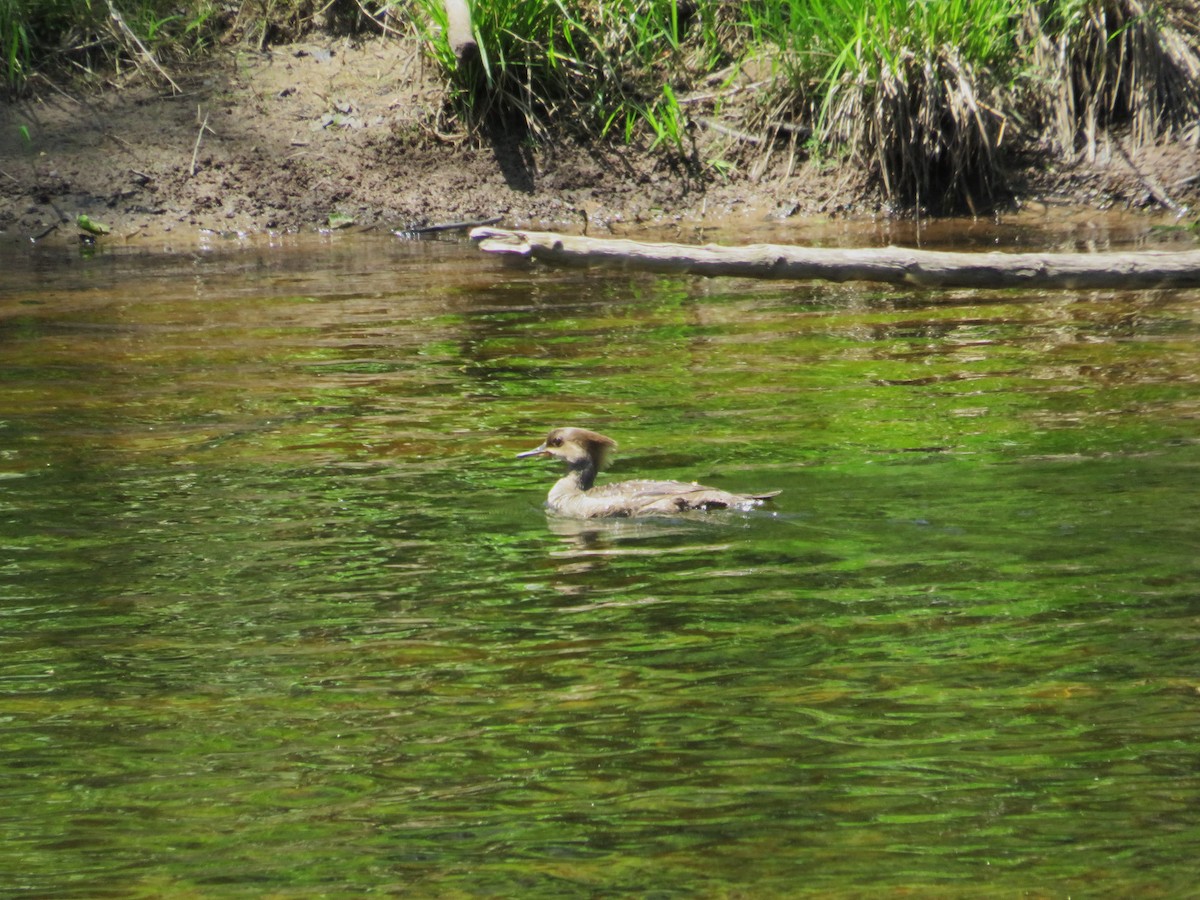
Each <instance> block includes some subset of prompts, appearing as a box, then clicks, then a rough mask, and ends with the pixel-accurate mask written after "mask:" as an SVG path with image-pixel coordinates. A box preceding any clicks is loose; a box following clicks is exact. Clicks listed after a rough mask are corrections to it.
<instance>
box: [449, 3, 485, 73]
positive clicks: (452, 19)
mask: <svg viewBox="0 0 1200 900" xmlns="http://www.w3.org/2000/svg"><path fill="white" fill-rule="evenodd" d="M443 5H444V6H445V7H446V39H447V40H448V41H449V42H450V50H451V51H452V52H453V53H454V58H455V59H457V60H458V62H459V65H462V63H463V62H464V61H465V60H467V59H469V58H471V57H473V56H475V55H476V54H478V53H479V45H478V44H476V43H475V29H474V27H473V26H472V25H471V6H470V4H469V3H468V2H467V0H443Z"/></svg>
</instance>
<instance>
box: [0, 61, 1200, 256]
mask: <svg viewBox="0 0 1200 900" xmlns="http://www.w3.org/2000/svg"><path fill="white" fill-rule="evenodd" d="M173 74H174V75H175V80H176V82H177V83H178V84H179V86H180V87H181V88H182V93H179V94H175V93H173V92H169V90H166V89H164V88H162V87H153V86H150V85H148V84H145V83H144V80H143V81H142V83H140V84H139V83H137V82H136V81H134V82H131V83H130V84H128V85H122V86H117V85H111V86H110V87H109V88H108V89H106V90H103V91H100V92H98V93H93V94H91V95H89V96H82V95H79V94H76V93H73V92H71V91H68V90H64V89H61V88H58V87H54V86H52V85H50V84H48V83H46V82H38V83H37V84H36V86H35V87H36V92H35V95H34V96H33V97H31V98H28V99H24V100H21V101H19V102H16V103H13V104H9V105H6V106H3V107H0V232H2V233H3V234H4V235H7V236H8V237H9V238H17V237H19V238H21V239H26V238H28V237H29V236H43V238H44V239H46V240H57V239H69V240H75V239H77V238H76V233H77V232H76V228H75V226H74V225H73V224H69V223H73V221H74V219H75V216H76V215H77V214H78V213H86V214H88V215H89V216H90V217H91V218H92V219H93V220H98V221H100V222H103V223H105V224H107V225H109V226H111V227H112V229H113V232H114V234H113V237H112V238H111V239H113V240H126V241H136V240H137V239H138V238H139V237H142V236H148V235H157V234H161V233H163V232H174V233H176V234H177V235H178V234H179V233H181V232H185V231H188V232H199V231H200V230H202V229H210V230H214V231H220V232H225V231H239V232H261V231H273V230H294V229H310V228H320V227H327V226H328V225H329V222H330V216H331V215H338V216H342V217H348V218H349V219H352V220H353V222H354V223H355V224H356V225H358V226H368V227H387V228H391V229H395V230H402V229H405V228H409V227H414V226H422V225H428V224H436V223H444V222H454V221H460V220H467V219H480V218H489V217H494V216H496V217H502V218H503V220H504V222H505V223H506V224H509V225H514V226H528V225H536V226H539V227H552V228H560V229H570V230H574V231H577V230H579V229H582V228H583V225H584V220H585V218H586V219H587V220H588V222H589V226H590V228H591V229H593V232H592V233H596V232H598V231H609V230H611V231H627V230H630V229H636V228H639V227H644V226H661V225H662V224H664V223H667V222H671V221H693V222H696V221H701V220H705V221H707V220H716V219H720V220H723V221H726V222H727V221H728V220H729V219H730V218H731V217H738V216H750V217H758V218H762V217H788V216H815V215H820V216H824V217H837V216H848V217H849V216H857V215H874V214H878V213H880V212H881V211H882V209H881V205H880V203H879V200H878V198H877V197H875V196H873V195H872V193H871V192H870V190H869V189H868V186H867V185H866V184H865V182H864V179H863V178H862V176H861V173H858V172H846V171H838V170H837V169H831V168H830V167H828V166H825V167H818V166H816V165H812V164H805V163H801V164H799V165H793V166H791V167H790V171H786V170H785V167H784V163H783V157H784V156H785V155H786V154H784V153H780V154H778V159H777V160H776V164H775V165H774V166H773V167H772V166H768V167H767V169H766V171H764V172H762V173H758V174H757V177H755V174H756V173H754V172H752V169H753V168H754V167H753V166H749V165H744V166H740V167H739V168H738V169H737V171H735V172H734V173H732V174H727V175H726V176H724V177H718V176H717V175H716V174H715V173H711V177H708V178H701V177H697V176H696V175H695V173H689V172H688V171H686V169H685V168H684V167H680V166H678V165H672V164H671V162H670V161H668V160H666V159H664V157H663V156H662V155H661V154H648V153H646V152H645V151H644V150H640V149H638V148H627V147H613V146H601V147H597V146H589V147H584V146H575V145H558V146H553V147H544V146H543V147H536V148H535V147H533V146H531V145H530V144H529V143H528V142H522V141H519V140H515V139H513V138H510V137H505V136H503V135H501V136H497V137H494V138H491V139H484V140H467V139H466V138H465V136H463V135H447V134H443V133H441V132H439V125H438V123H439V122H440V121H442V117H441V116H440V115H439V111H440V110H441V109H442V107H443V94H442V90H441V88H440V86H439V84H438V82H437V80H436V79H435V77H434V75H433V72H432V71H431V70H430V69H429V67H428V66H427V65H424V64H423V63H422V60H421V57H420V54H419V53H418V52H417V47H416V44H415V42H414V41H413V40H406V39H389V40H370V41H367V42H364V43H357V44H354V43H349V42H346V41H343V40H335V39H328V40H323V41H313V42H309V43H305V44H295V45H288V46H281V47H277V48H275V49H273V50H271V51H269V52H266V53H258V52H253V51H248V50H245V49H242V50H238V51H230V52H229V53H228V54H227V55H225V56H223V57H221V58H220V59H218V60H216V61H214V62H212V63H211V64H209V65H208V66H207V67H206V68H205V70H203V71H193V72H190V73H179V72H175V73H173ZM443 127H444V126H443ZM1019 183H1020V184H1021V196H1019V197H1017V198H1015V202H1016V204H1017V205H1021V204H1026V205H1029V204H1032V205H1037V204H1069V205H1073V206H1083V207H1088V208H1093V209H1114V208H1122V209H1146V210H1149V211H1155V212H1159V213H1161V212H1162V211H1163V209H1164V207H1163V203H1162V201H1163V199H1164V198H1167V199H1169V200H1171V201H1173V202H1174V203H1175V204H1179V205H1181V206H1186V207H1188V208H1190V209H1192V210H1195V209H1198V208H1200V148H1198V147H1196V146H1193V145H1184V144H1175V145H1171V146H1167V147H1163V148H1158V149H1156V150H1154V151H1153V152H1149V153H1147V152H1140V153H1139V154H1138V156H1137V161H1136V170H1135V164H1134V163H1133V161H1132V160H1130V159H1128V158H1127V157H1126V156H1125V155H1124V154H1121V153H1112V154H1108V155H1106V156H1105V157H1104V158H1101V159H1099V160H1097V161H1095V162H1094V163H1089V164H1075V165H1072V166H1066V165H1054V164H1052V163H1047V162H1046V161H1042V162H1041V163H1040V164H1027V165H1026V168H1025V169H1024V170H1023V175H1022V178H1021V179H1020V182H1019ZM1191 215H1192V218H1194V216H1195V214H1194V213H1192V214H1191ZM342 221H343V222H344V221H345V220H342ZM56 224H57V225H58V226H59V227H57V228H55V227H54V226H55V225H56Z"/></svg>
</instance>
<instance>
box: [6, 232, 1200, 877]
mask: <svg viewBox="0 0 1200 900" xmlns="http://www.w3.org/2000/svg"><path fill="white" fill-rule="evenodd" d="M1001 237H1002V238H1004V239H1007V238H1006V237H1005V236H1003V235H1001ZM859 238H860V239H861V236H859ZM840 239H841V238H838V237H837V236H835V238H834V240H835V242H836V240H840ZM851 239H854V238H851ZM868 239H869V238H868ZM987 239H988V238H987V237H986V236H985V238H984V240H985V241H986V240H987ZM1022 240H1023V241H1024V243H1025V244H1029V243H1035V244H1036V243H1037V242H1038V241H1039V240H1041V241H1042V242H1043V243H1050V244H1052V245H1054V246H1062V245H1064V243H1066V244H1071V245H1074V244H1075V243H1077V241H1076V240H1075V238H1074V237H1073V236H1071V235H1068V236H1067V237H1062V236H1061V235H1051V236H1048V237H1047V236H1040V237H1039V236H1038V235H1036V234H1035V235H1033V236H1032V237H1031V236H1030V235H1028V234H1024V235H1022ZM0 270H2V271H3V272H4V275H3V276H2V277H0V485H2V487H3V493H2V494H0V642H2V651H0V741H2V747H3V752H2V753H0V894H3V895H5V896H24V895H28V896H38V897H89V898H90V897H159V896H190V897H195V896H203V897H210V896H247V897H252V896H253V897H258V896H264V895H271V896H279V897H301V896H304V897H309V896H316V895H329V896H348V895H357V894H360V893H365V892H375V893H380V894H405V895H412V896H476V895H486V896H544V897H564V896H580V897H583V896H588V897H591V896H619V895H636V896H656V897H671V896H679V897H685V896H686V897H691V896H733V895H738V896H742V895H744V896H756V897H757V896H807V895H812V896H838V897H869V896H879V895H880V894H884V895H887V894H899V893H909V894H915V895H917V896H924V897H939V896H945V897H962V896H997V895H1001V896H1003V895H1008V896H1066V895H1071V896H1140V897H1156V896H1157V897H1179V896H1185V895H1188V894H1190V893H1191V892H1193V891H1194V885H1195V883H1196V881H1197V878H1198V876H1200V864H1198V863H1197V862H1196V850H1195V848H1196V846H1197V845H1198V843H1200V737H1198V736H1197V722H1198V715H1200V662H1198V660H1200V653H1198V652H1197V651H1198V649H1200V647H1198V644H1200V594H1198V590H1197V589H1198V586H1200V573H1198V571H1197V561H1196V560H1197V552H1196V545H1197V542H1196V522H1197V521H1200V498H1198V495H1197V491H1196V489H1195V485H1196V484H1197V475H1198V472H1197V467H1198V463H1200V449H1198V446H1197V439H1198V437H1200V435H1198V432H1197V415H1198V412H1200V380H1198V378H1197V373H1198V372H1200V340H1198V338H1200V292H1197V291H1158V292H1142V293H1138V294H1122V293H1116V292H1090V293H1086V294H1081V293H1069V292H1060V293H1029V292H1011V291H1010V292H1002V293H994V292H993V293H987V292H969V291H936V292H934V291H929V292H918V291H906V290H893V289H882V290H881V289H879V288H876V287H871V286H864V285H841V286H832V285H821V284H817V285H794V284H778V283H754V282H749V281H731V280H715V281H702V280H697V279H689V278H682V277H658V276H648V275H631V274H621V273H617V274H613V273H601V272H586V271H576V270H552V269H548V268H532V269H530V268H527V267H525V266H523V265H512V264H508V263H505V262H503V261H499V260H496V259H492V258H489V257H485V256H483V255H481V254H479V253H478V252H477V251H476V250H475V249H474V248H472V247H470V246H469V245H466V244H463V243H457V242H425V243H421V242H403V241H397V240H396V239H393V238H390V237H389V238H384V237H369V236H359V237H338V238H328V239H318V238H296V239H289V240H286V241H283V242H280V243H279V244H278V245H277V246H269V245H265V244H264V245H250V246H229V245H225V244H216V245H214V246H213V247H200V248H196V249H192V250H189V251H187V252H179V253H175V254H167V255H162V254H152V253H145V252H131V251H124V250H120V249H117V250H110V251H106V252H101V253H99V254H97V255H95V256H93V257H90V258H89V257H81V256H80V255H79V253H78V251H69V250H62V249H47V250H42V251H38V252H36V253H28V252H15V251H12V250H11V249H10V250H9V251H8V252H7V255H6V258H5V259H4V260H3V261H0ZM561 424H580V425H586V426H589V427H592V428H595V429H598V430H601V431H603V432H605V433H608V434H611V435H612V436H613V437H615V438H616V439H617V440H618V441H619V442H620V444H621V450H620V452H619V453H618V455H617V457H616V460H615V463H614V465H613V466H612V468H611V473H610V474H611V477H616V478H619V477H684V478H688V479H691V478H696V479H699V480H701V481H704V482H707V483H714V484H718V485H719V486H721V487H726V488H729V489H733V490H763V489H774V488H782V489H783V491H784V493H783V494H782V495H781V496H780V497H779V499H778V501H777V503H776V504H775V508H774V510H771V511H767V510H761V511H756V512H754V513H751V514H736V515H715V516H710V517H707V518H700V519H680V520H676V521H652V522H636V521H618V522H592V523H578V522H570V521H562V520H548V519H547V518H546V516H545V515H544V514H543V512H542V511H541V509H540V504H541V502H542V499H543V498H544V496H545V492H546V490H547V489H548V488H549V485H550V483H551V482H552V480H553V478H554V477H555V475H556V472H555V470H554V469H553V467H551V466H550V465H549V464H547V463H545V462H543V461H537V460H533V461H530V460H515V459H514V458H513V455H514V454H515V453H516V452H518V451H520V450H524V449H528V448H530V447H533V446H534V445H536V444H537V443H538V442H539V441H540V440H541V438H542V437H543V436H544V432H545V431H546V430H548V429H549V428H550V427H551V426H553V425H561ZM739 892H741V893H739Z"/></svg>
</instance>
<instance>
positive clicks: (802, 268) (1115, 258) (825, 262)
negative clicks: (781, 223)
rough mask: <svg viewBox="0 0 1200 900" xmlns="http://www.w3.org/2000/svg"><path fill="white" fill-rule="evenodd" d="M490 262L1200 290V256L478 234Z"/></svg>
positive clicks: (946, 283) (950, 283)
mask: <svg viewBox="0 0 1200 900" xmlns="http://www.w3.org/2000/svg"><path fill="white" fill-rule="evenodd" d="M471 238H472V240H474V241H477V242H478V243H479V248H480V249H481V250H484V251H486V252H488V253H507V254H517V255H520V256H524V257H528V258H531V259H536V260H541V261H544V262H549V263H559V264H564V265H585V266H613V267H618V268H625V269H634V270H641V271H649V272H678V273H687V274H693V275H710V276H715V275H729V276H736V277H739V278H781V279H794V280H797V281H812V280H824V281H877V282H883V283H886V284H904V285H914V286H917V287H972V288H1005V287H1032V288H1067V289H1072V290H1080V289H1095V288H1109V289H1127V290H1133V289H1143V288H1162V287H1197V286H1200V250H1185V251H1181V252H1165V251H1158V250H1145V251H1141V252H1137V253H1002V252H996V251H989V252H986V253H959V252H953V253H951V252H946V251H939V250H911V249H908V248H905V247H877V248H854V249H830V248H823V247H795V246H787V245H779V244H751V245H747V246H742V247H732V246H724V245H719V244H705V245H704V246H697V245H689V244H671V243H647V242H643V241H631V240H618V239H606V238H589V237H578V236H575V235H565V234H555V233H553V232H541V231H509V230H505V229H500V228H476V229H474V230H472V231H471Z"/></svg>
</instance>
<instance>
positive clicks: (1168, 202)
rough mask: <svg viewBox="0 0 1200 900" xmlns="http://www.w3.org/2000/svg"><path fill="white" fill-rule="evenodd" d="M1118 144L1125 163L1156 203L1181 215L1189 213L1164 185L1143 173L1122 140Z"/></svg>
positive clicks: (1118, 150)
mask: <svg viewBox="0 0 1200 900" xmlns="http://www.w3.org/2000/svg"><path fill="white" fill-rule="evenodd" d="M1116 144H1117V152H1118V153H1119V154H1120V155H1121V158H1122V159H1123V160H1125V164H1126V165H1127V166H1129V168H1130V169H1132V170H1133V174H1134V175H1136V176H1137V177H1138V180H1139V181H1141V183H1142V185H1143V186H1144V187H1145V188H1146V190H1147V191H1149V192H1150V196H1151V197H1153V198H1154V200H1155V202H1156V203H1158V204H1159V205H1160V206H1164V207H1166V208H1167V209H1169V210H1170V211H1171V212H1173V213H1175V214H1176V215H1179V216H1182V215H1184V214H1186V213H1187V210H1186V209H1184V208H1183V207H1181V206H1180V205H1179V204H1178V203H1176V202H1175V201H1174V200H1172V199H1171V198H1170V197H1168V196H1167V192H1166V191H1165V190H1163V189H1162V186H1161V185H1159V183H1158V182H1157V181H1156V180H1154V179H1153V178H1151V177H1150V176H1149V175H1146V174H1145V173H1143V172H1142V171H1141V169H1139V168H1138V167H1137V165H1136V164H1135V163H1134V161H1133V160H1132V159H1131V158H1130V156H1129V152H1128V151H1127V150H1126V149H1125V147H1124V145H1123V144H1122V143H1121V142H1120V141H1117V142H1116Z"/></svg>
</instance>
